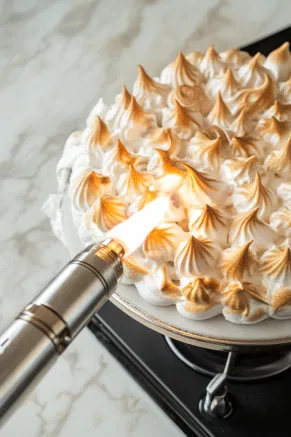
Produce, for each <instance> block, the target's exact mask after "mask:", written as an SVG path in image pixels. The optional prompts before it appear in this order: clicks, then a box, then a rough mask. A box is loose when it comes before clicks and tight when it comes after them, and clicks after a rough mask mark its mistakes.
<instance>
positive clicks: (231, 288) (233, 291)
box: [223, 281, 268, 323]
mask: <svg viewBox="0 0 291 437" xmlns="http://www.w3.org/2000/svg"><path fill="white" fill-rule="evenodd" d="M251 301H252V303H254V301H255V302H256V303H258V304H264V305H263V306H262V305H258V307H256V305H255V308H254V309H252V306H253V305H252V306H251ZM223 302H224V304H225V305H226V307H225V309H224V316H225V317H226V318H228V314H227V313H230V314H233V315H235V314H236V315H237V317H239V319H240V318H242V319H246V320H248V322H249V323H252V322H253V323H255V322H258V321H260V320H263V319H264V318H265V317H266V316H267V315H266V309H267V307H266V308H265V305H267V303H268V301H267V298H266V295H265V293H264V292H263V290H262V289H261V288H260V287H258V286H255V285H253V284H252V283H251V282H239V281H236V282H233V283H231V284H229V285H228V286H227V287H226V288H225V290H224V292H223ZM241 323H242V321H241Z"/></svg>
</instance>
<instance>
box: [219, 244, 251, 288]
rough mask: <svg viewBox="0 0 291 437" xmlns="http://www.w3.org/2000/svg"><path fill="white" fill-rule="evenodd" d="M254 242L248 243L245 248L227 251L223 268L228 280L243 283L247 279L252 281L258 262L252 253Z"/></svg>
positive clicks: (240, 247)
mask: <svg viewBox="0 0 291 437" xmlns="http://www.w3.org/2000/svg"><path fill="white" fill-rule="evenodd" d="M252 243H253V240H250V241H248V242H247V243H245V244H244V245H243V246H239V247H234V248H230V249H226V250H225V251H224V252H223V254H222V257H223V261H222V263H221V267H222V269H223V270H224V274H225V277H226V279H228V280H233V281H243V280H245V279H246V276H247V278H248V279H249V280H250V278H251V275H252V274H253V272H254V270H255V268H256V267H258V260H257V259H256V257H255V255H254V254H253V252H252V251H251V248H250V246H251V244H252Z"/></svg>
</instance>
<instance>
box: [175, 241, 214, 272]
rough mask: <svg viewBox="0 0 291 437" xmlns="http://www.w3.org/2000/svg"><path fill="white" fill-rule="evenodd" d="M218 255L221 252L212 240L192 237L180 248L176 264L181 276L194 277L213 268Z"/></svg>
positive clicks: (182, 243)
mask: <svg viewBox="0 0 291 437" xmlns="http://www.w3.org/2000/svg"><path fill="white" fill-rule="evenodd" d="M218 255H219V251H218V249H217V247H216V246H215V245H214V242H213V241H212V240H210V239H208V238H203V237H197V238H196V237H194V235H190V236H189V237H188V238H187V240H185V241H182V242H181V243H180V245H179V246H178V248H177V251H176V256H175V260H174V264H175V267H176V269H177V271H178V274H179V275H180V276H186V277H192V276H194V275H201V274H203V273H205V272H206V271H207V270H208V269H209V268H213V267H214V266H215V264H216V260H217V258H218Z"/></svg>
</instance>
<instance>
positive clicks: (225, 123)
mask: <svg viewBox="0 0 291 437" xmlns="http://www.w3.org/2000/svg"><path fill="white" fill-rule="evenodd" d="M207 119H208V121H209V123H210V124H215V125H217V126H220V127H222V128H226V129H228V128H229V127H230V126H231V124H232V115H231V112H230V110H229V109H228V107H227V106H226V104H225V103H224V101H223V99H222V97H221V94H220V93H218V94H217V98H216V102H215V104H214V106H213V108H212V109H211V111H210V113H209V114H208V116H207Z"/></svg>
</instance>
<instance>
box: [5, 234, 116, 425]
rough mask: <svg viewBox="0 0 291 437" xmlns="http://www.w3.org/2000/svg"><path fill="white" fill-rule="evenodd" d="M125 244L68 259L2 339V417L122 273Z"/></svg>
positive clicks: (99, 247) (106, 245)
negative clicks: (123, 246)
mask: <svg viewBox="0 0 291 437" xmlns="http://www.w3.org/2000/svg"><path fill="white" fill-rule="evenodd" d="M123 254H124V251H123V248H122V246H121V245H120V244H119V243H117V242H115V241H114V240H106V241H104V242H103V243H101V244H99V245H92V246H89V247H88V248H87V249H85V250H84V251H83V252H82V253H80V254H79V255H77V256H76V257H75V258H74V259H73V260H72V261H70V262H69V263H68V264H67V265H66V266H65V267H64V268H63V269H62V270H61V271H60V273H59V274H58V275H57V276H56V277H55V278H54V279H53V280H52V281H51V282H50V283H49V284H48V285H47V286H46V287H45V288H44V289H43V290H42V291H41V293H40V294H39V295H38V296H37V297H36V298H35V299H34V300H33V301H32V302H31V303H30V304H29V305H28V306H27V307H26V308H25V309H24V310H23V311H22V312H21V314H20V315H19V316H18V318H17V320H15V321H14V322H13V323H12V324H11V325H10V326H9V327H8V329H7V330H6V331H5V332H4V333H3V335H2V336H1V337H0V417H1V416H2V415H3V414H4V413H5V411H6V410H7V409H8V408H9V406H10V405H11V404H12V403H13V401H14V400H16V399H17V398H18V397H19V395H20V394H21V393H22V392H23V390H24V389H25V388H26V387H27V386H28V385H29V384H30V383H31V382H32V381H33V380H34V379H35V377H36V376H37V375H39V374H40V372H41V371H43V370H44V369H45V368H48V367H50V364H52V363H53V362H54V361H55V359H56V358H57V356H58V355H60V354H61V353H62V352H63V351H64V350H65V349H66V347H67V346H68V345H69V344H70V343H71V341H72V340H73V339H74V338H75V337H76V336H77V334H78V333H79V332H80V331H81V330H82V328H84V326H86V325H87V324H88V323H89V321H90V320H91V318H92V317H93V315H94V313H96V312H97V311H98V310H99V309H100V308H101V306H102V305H103V304H104V303H105V302H106V301H107V300H108V299H109V297H110V296H111V294H112V293H113V292H114V290H115V289H116V287H117V284H118V281H119V279H120V277H121V275H122V272H123V269H122V262H121V259H122V256H123Z"/></svg>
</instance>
